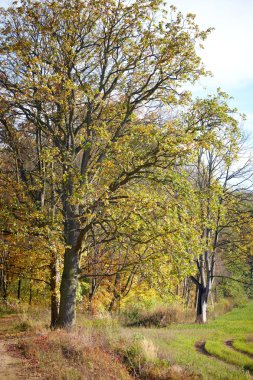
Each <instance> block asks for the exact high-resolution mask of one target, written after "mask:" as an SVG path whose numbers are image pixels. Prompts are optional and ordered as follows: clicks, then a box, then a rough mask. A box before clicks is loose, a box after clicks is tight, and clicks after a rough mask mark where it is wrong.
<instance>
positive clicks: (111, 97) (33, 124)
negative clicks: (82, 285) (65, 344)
mask: <svg viewBox="0 0 253 380" xmlns="http://www.w3.org/2000/svg"><path fill="white" fill-rule="evenodd" d="M160 6H161V3H160V1H157V0H151V1H148V2H147V1H141V0H138V1H135V2H132V3H130V4H129V5H128V4H125V3H124V2H122V1H117V2H115V1H113V0H109V1H97V0H70V1H65V0H64V1H54V0H46V1H43V2H38V1H32V0H21V3H20V5H19V4H17V3H14V4H13V6H12V7H10V8H8V9H7V10H1V32H0V36H1V37H0V38H1V39H0V53H1V56H0V63H1V70H0V88H1V90H0V91H1V104H2V110H1V116H0V121H1V125H2V127H3V128H4V129H7V128H9V126H10V125H11V128H13V129H14V130H15V131H17V133H18V132H19V131H20V130H21V129H22V128H26V130H27V134H26V137H25V138H28V136H29V138H30V137H33V138H35V139H36V138H37V141H41V144H39V145H40V147H41V151H39V152H38V154H39V155H41V154H42V155H48V156H49V157H50V160H51V161H52V158H53V163H54V167H55V168H57V177H58V181H57V189H56V192H57V195H58V197H59V199H60V200H61V203H59V204H58V207H59V209H60V211H61V213H62V216H63V231H64V232H63V234H64V241H65V254H64V268H63V275H62V280H61V289H60V292H61V299H60V310H59V319H58V325H59V326H70V325H72V324H73V323H74V320H75V302H76V289H77V282H78V275H79V259H80V255H81V253H82V251H83V244H84V242H85V240H86V238H87V234H88V233H89V231H90V230H91V229H92V227H93V226H94V225H96V224H97V223H100V224H105V223H106V221H105V218H103V215H104V212H105V208H106V207H105V206H106V205H107V204H110V203H112V202H118V203H120V202H121V200H122V199H123V198H124V197H126V196H127V186H128V184H129V183H130V182H131V181H134V180H136V179H137V178H138V179H140V178H142V179H143V181H145V180H146V178H147V173H148V170H150V169H151V168H153V167H158V168H159V167H164V165H166V162H168V161H170V162H171V161H173V160H174V161H175V160H176V159H178V157H179V156H180V155H183V154H185V153H184V150H182V149H181V148H182V145H183V144H185V143H187V144H189V143H190V142H191V139H194V136H195V135H194V133H193V132H194V131H195V130H196V127H195V126H192V127H190V128H189V126H188V129H187V130H184V131H182V130H181V132H180V133H179V135H178V134H177V133H175V132H173V129H174V131H175V128H176V127H173V126H171V124H170V123H168V122H167V121H166V120H165V121H164V119H163V120H160V119H157V116H154V112H153V111H154V107H156V106H159V107H162V108H163V112H164V114H166V113H167V112H168V111H167V110H168V108H169V107H171V106H175V105H176V104H178V103H179V102H183V101H184V100H185V97H184V96H183V94H182V93H181V94H180V92H179V87H180V85H181V84H182V83H185V82H194V81H195V80H196V79H198V77H199V76H200V75H202V74H203V73H204V70H203V68H202V66H201V64H200V59H199V58H198V56H197V55H196V52H195V46H196V43H197V42H198V41H201V40H204V39H205V38H206V35H207V32H202V31H200V30H199V29H198V27H197V26H196V24H195V23H194V17H193V16H192V15H188V16H187V17H186V18H185V19H184V18H183V16H182V15H181V14H180V13H179V14H177V15H176V14H175V12H174V9H173V8H172V14H173V15H172V16H171V18H170V19H169V20H167V19H165V17H164V16H160V15H161V12H160ZM165 119H167V118H165ZM201 131H202V129H201ZM39 145H37V146H39ZM36 160H37V162H36V165H35V166H37V173H38V179H37V181H38V182H37V183H39V184H40V192H39V195H38V196H39V199H40V204H41V206H43V205H44V202H46V199H47V196H46V192H47V191H49V190H48V187H47V186H48V185H47V181H45V177H44V173H45V168H44V166H41V165H40V164H42V161H41V160H40V159H39V158H38V157H37V158H36ZM21 163H22V162H21ZM20 169H21V174H22V176H23V177H22V178H23V180H24V181H27V177H26V176H25V174H26V171H27V168H24V167H22V165H21V168H20ZM30 191H31V189H30Z"/></svg>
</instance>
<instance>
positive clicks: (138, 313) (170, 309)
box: [123, 305, 195, 327]
mask: <svg viewBox="0 0 253 380" xmlns="http://www.w3.org/2000/svg"><path fill="white" fill-rule="evenodd" d="M194 317H195V312H194V310H190V309H188V310H187V309H184V308H183V307H182V306H180V305H173V306H168V305H159V306H157V307H155V308H153V309H151V310H145V309H140V310H129V312H128V313H126V314H125V319H124V320H123V324H125V325H126V326H130V327H133V326H143V327H167V326H170V325H171V324H173V323H185V322H192V321H194Z"/></svg>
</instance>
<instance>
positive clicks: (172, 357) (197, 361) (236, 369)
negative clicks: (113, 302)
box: [128, 303, 253, 380]
mask: <svg viewBox="0 0 253 380" xmlns="http://www.w3.org/2000/svg"><path fill="white" fill-rule="evenodd" d="M128 333H131V334H136V333H141V334H142V335H143V336H144V337H145V338H146V339H149V340H151V341H152V342H153V343H154V344H155V345H156V346H157V347H158V349H159V355H160V356H161V357H163V358H164V359H166V360H168V361H169V362H170V363H172V364H177V365H180V366H182V367H184V368H186V369H187V371H188V372H189V373H192V374H193V375H196V376H197V377H198V378H203V379H228V380H230V379H231V380H233V379H236V380H239V379H241V380H243V379H253V358H251V357H250V356H249V355H247V354H244V353H243V352H239V351H236V350H235V349H233V347H229V345H228V344H226V342H232V343H231V345H233V342H234V344H235V348H237V347H238V342H239V346H240V344H241V346H240V347H241V351H245V352H246V351H247V352H248V353H251V352H252V351H251V349H252V333H253V303H250V304H248V305H247V306H245V307H242V308H237V309H234V310H232V311H231V312H229V313H227V314H225V315H224V316H222V317H220V318H218V319H217V320H215V321H212V322H210V323H209V324H207V325H196V324H182V325H174V326H171V327H169V328H165V329H156V328H148V329H146V328H141V329H140V328H139V329H131V330H129V329H128ZM198 342H199V343H200V342H205V349H206V350H207V351H208V352H209V353H210V354H211V356H209V355H205V354H204V353H203V352H201V350H198V349H197V348H196V343H198Z"/></svg>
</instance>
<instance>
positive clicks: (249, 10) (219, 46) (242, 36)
mask: <svg viewBox="0 0 253 380" xmlns="http://www.w3.org/2000/svg"><path fill="white" fill-rule="evenodd" d="M10 3H11V1H10V0H0V5H1V6H8V5H9V4H10ZM167 4H168V5H170V4H173V5H175V6H176V7H177V8H178V10H180V11H182V12H183V13H184V14H186V13H188V12H191V13H195V14H196V22H197V23H198V24H199V25H200V27H201V28H203V29H206V28H208V27H214V28H215V30H214V31H213V32H212V33H211V35H210V36H209V37H208V39H207V40H206V41H205V49H204V50H203V51H201V53H200V55H201V57H202V60H203V62H204V64H205V66H206V68H207V69H208V70H210V71H212V73H213V77H212V78H208V79H202V80H201V81H200V83H199V84H198V85H197V86H196V88H195V90H194V92H195V93H196V94H198V93H203V88H205V90H204V91H205V92H208V93H212V92H214V91H215V90H216V88H218V87H221V88H222V90H224V91H226V92H227V93H228V94H230V95H231V96H233V97H234V101H233V102H232V104H233V105H234V106H236V107H237V108H238V109H239V111H240V112H242V113H245V114H246V116H247V121H246V122H245V123H244V128H245V130H246V131H247V132H248V133H252V136H251V142H252V144H253V48H252V38H253V22H252V16H253V0H171V1H170V0H167Z"/></svg>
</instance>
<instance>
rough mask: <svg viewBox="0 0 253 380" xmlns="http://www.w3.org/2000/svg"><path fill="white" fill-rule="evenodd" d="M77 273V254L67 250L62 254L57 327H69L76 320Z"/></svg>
mask: <svg viewBox="0 0 253 380" xmlns="http://www.w3.org/2000/svg"><path fill="white" fill-rule="evenodd" d="M78 273H79V253H78V251H77V250H75V249H74V248H67V249H66V250H65V254H64V269H63V274H62V280H61V287H60V295H61V297H60V309H59V318H58V322H57V325H58V326H59V327H64V328H65V327H71V326H73V325H74V324H75V318H76V291H77V284H78Z"/></svg>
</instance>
